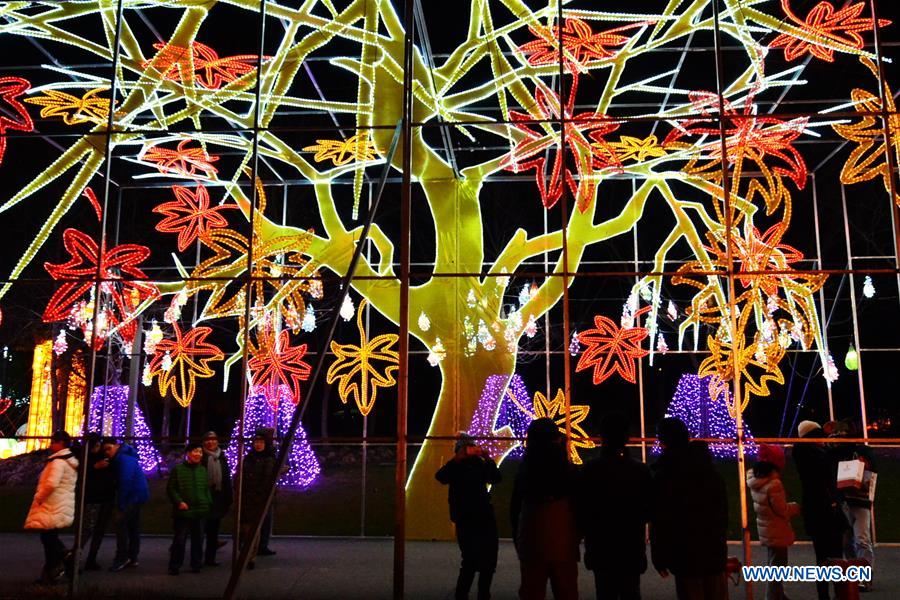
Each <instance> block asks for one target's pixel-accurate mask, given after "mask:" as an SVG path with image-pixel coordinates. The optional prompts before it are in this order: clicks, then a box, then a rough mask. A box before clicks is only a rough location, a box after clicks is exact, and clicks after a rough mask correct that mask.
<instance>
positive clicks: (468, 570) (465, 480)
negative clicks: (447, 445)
mask: <svg viewBox="0 0 900 600" xmlns="http://www.w3.org/2000/svg"><path fill="white" fill-rule="evenodd" d="M454 450H455V452H456V454H455V456H454V457H453V458H452V459H450V461H448V462H447V464H445V465H444V466H443V467H441V468H440V470H438V472H437V473H436V474H435V478H436V479H437V480H438V481H440V482H441V483H443V484H444V485H449V486H450V492H449V494H448V501H449V503H450V520H451V521H453V522H454V523H456V540H457V542H458V543H459V550H460V552H461V554H462V565H461V566H460V568H459V577H458V578H457V580H456V598H457V600H459V599H460V598H468V597H469V588H470V587H471V586H472V581H473V580H474V579H475V573H476V572H477V573H480V575H479V577H478V599H479V600H487V599H488V598H490V597H491V580H492V579H493V577H494V570H495V569H496V568H497V550H498V534H497V519H496V517H495V516H494V507H493V506H492V505H491V496H490V493H489V492H488V485H489V484H492V483H498V482H499V481H500V471H499V470H498V469H497V464H496V463H495V462H494V461H493V460H492V459H491V457H490V456H488V454H487V452H485V451H484V450H482V449H481V448H479V447H478V446H476V445H475V444H474V443H473V442H472V439H471V438H470V437H468V436H466V435H461V436H460V439H459V441H457V443H456V447H455V448H454Z"/></svg>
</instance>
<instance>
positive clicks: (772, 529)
mask: <svg viewBox="0 0 900 600" xmlns="http://www.w3.org/2000/svg"><path fill="white" fill-rule="evenodd" d="M756 471H761V469H759V467H755V468H753V469H750V470H748V471H747V486H748V487H749V488H750V495H751V497H752V498H753V511H754V512H755V513H756V528H757V530H758V531H759V542H760V543H761V544H762V545H763V546H768V547H770V548H787V547H788V546H790V545H791V544H793V543H794V540H795V537H794V529H793V527H791V517H795V516H797V515H799V514H800V506H799V505H798V504H797V503H796V502H788V501H787V494H786V492H785V491H784V484H783V483H782V482H781V475H780V474H779V473H778V470H777V469H772V470H771V471H770V472H769V473H767V474H765V475H759V476H757V474H756ZM761 472H764V471H761Z"/></svg>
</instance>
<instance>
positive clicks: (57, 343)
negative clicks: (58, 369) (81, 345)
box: [53, 331, 69, 356]
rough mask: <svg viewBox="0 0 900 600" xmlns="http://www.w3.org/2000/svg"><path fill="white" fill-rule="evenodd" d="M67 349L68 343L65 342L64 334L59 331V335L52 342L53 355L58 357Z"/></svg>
mask: <svg viewBox="0 0 900 600" xmlns="http://www.w3.org/2000/svg"><path fill="white" fill-rule="evenodd" d="M68 349H69V342H68V341H67V340H66V332H65V331H60V332H59V335H57V336H56V339H55V340H54V341H53V354H55V355H57V356H59V355H60V354H62V353H63V352H65V351H66V350H68Z"/></svg>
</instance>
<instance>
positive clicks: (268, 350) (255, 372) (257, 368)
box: [247, 329, 312, 404]
mask: <svg viewBox="0 0 900 600" xmlns="http://www.w3.org/2000/svg"><path fill="white" fill-rule="evenodd" d="M305 355H306V344H301V345H300V346H291V338H290V335H289V333H288V330H287V329H284V330H282V331H281V332H280V333H279V334H278V336H277V337H273V336H272V335H271V334H261V336H260V344H259V347H258V348H254V351H253V356H252V357H251V358H250V360H249V361H247V366H248V367H249V369H250V373H251V383H252V385H254V386H264V387H265V389H266V397H267V398H278V393H277V391H278V387H279V386H280V385H282V384H284V385H287V386H288V387H290V389H291V401H292V402H293V403H294V404H299V403H300V382H301V381H306V380H307V379H309V375H310V373H311V372H312V369H311V367H310V366H309V364H308V363H306V362H304V361H303V360H302V359H303V357H304V356H305Z"/></svg>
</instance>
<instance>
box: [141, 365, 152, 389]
mask: <svg viewBox="0 0 900 600" xmlns="http://www.w3.org/2000/svg"><path fill="white" fill-rule="evenodd" d="M141 383H143V384H144V387H150V386H151V385H153V373H152V371H150V363H149V362H148V363H146V364H145V365H144V372H143V373H141Z"/></svg>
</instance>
